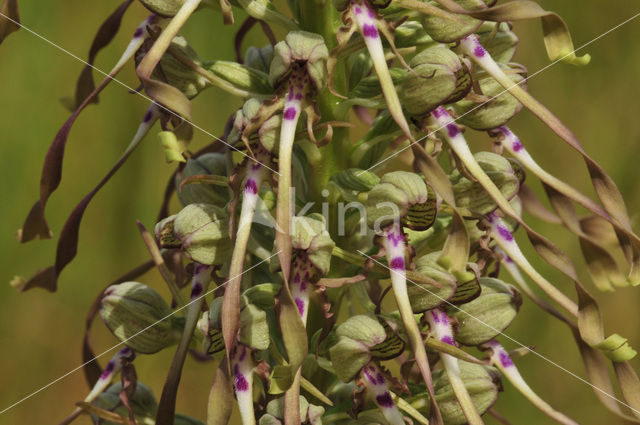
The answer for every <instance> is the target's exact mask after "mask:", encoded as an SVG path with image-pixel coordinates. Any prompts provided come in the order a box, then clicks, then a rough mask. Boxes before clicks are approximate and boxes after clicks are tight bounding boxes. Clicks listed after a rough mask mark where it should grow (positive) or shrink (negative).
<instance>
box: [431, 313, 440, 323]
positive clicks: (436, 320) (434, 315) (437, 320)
mask: <svg viewBox="0 0 640 425" xmlns="http://www.w3.org/2000/svg"><path fill="white" fill-rule="evenodd" d="M431 319H432V320H433V323H440V313H438V311H437V310H434V311H432V312H431Z"/></svg>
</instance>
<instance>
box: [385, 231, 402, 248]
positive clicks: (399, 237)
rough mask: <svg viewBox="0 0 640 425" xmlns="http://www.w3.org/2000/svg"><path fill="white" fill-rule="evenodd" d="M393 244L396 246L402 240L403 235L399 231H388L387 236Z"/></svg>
mask: <svg viewBox="0 0 640 425" xmlns="http://www.w3.org/2000/svg"><path fill="white" fill-rule="evenodd" d="M387 238H388V239H389V241H390V242H391V243H392V244H393V246H398V244H399V243H400V242H402V241H403V240H404V237H403V236H402V235H401V234H400V233H396V232H390V233H389V234H388V236H387Z"/></svg>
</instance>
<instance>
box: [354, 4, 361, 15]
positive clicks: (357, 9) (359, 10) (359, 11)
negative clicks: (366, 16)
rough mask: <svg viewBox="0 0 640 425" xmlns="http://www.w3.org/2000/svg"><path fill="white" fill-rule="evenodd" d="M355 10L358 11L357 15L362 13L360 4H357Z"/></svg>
mask: <svg viewBox="0 0 640 425" xmlns="http://www.w3.org/2000/svg"><path fill="white" fill-rule="evenodd" d="M354 10H355V12H356V15H359V14H361V13H362V9H360V8H359V7H358V6H356V7H355V9H354Z"/></svg>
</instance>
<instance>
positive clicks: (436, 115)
mask: <svg viewBox="0 0 640 425" xmlns="http://www.w3.org/2000/svg"><path fill="white" fill-rule="evenodd" d="M446 113H447V111H445V110H444V109H443V108H442V106H438V107H437V108H436V109H435V110H434V111H433V112H432V114H433V117H434V118H440V117H442V116H444V115H445V114H446Z"/></svg>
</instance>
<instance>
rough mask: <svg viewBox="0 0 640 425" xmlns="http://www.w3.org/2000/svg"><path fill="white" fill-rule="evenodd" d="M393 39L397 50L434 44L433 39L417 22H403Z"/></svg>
mask: <svg viewBox="0 0 640 425" xmlns="http://www.w3.org/2000/svg"><path fill="white" fill-rule="evenodd" d="M393 37H394V43H395V45H396V47H397V48H403V47H419V46H424V45H428V44H434V42H433V39H432V38H431V37H430V36H429V34H427V33H426V31H425V30H424V28H423V27H422V25H421V24H420V22H417V21H406V22H403V23H402V24H401V25H400V26H398V27H397V28H396V30H395V32H394V34H393Z"/></svg>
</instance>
